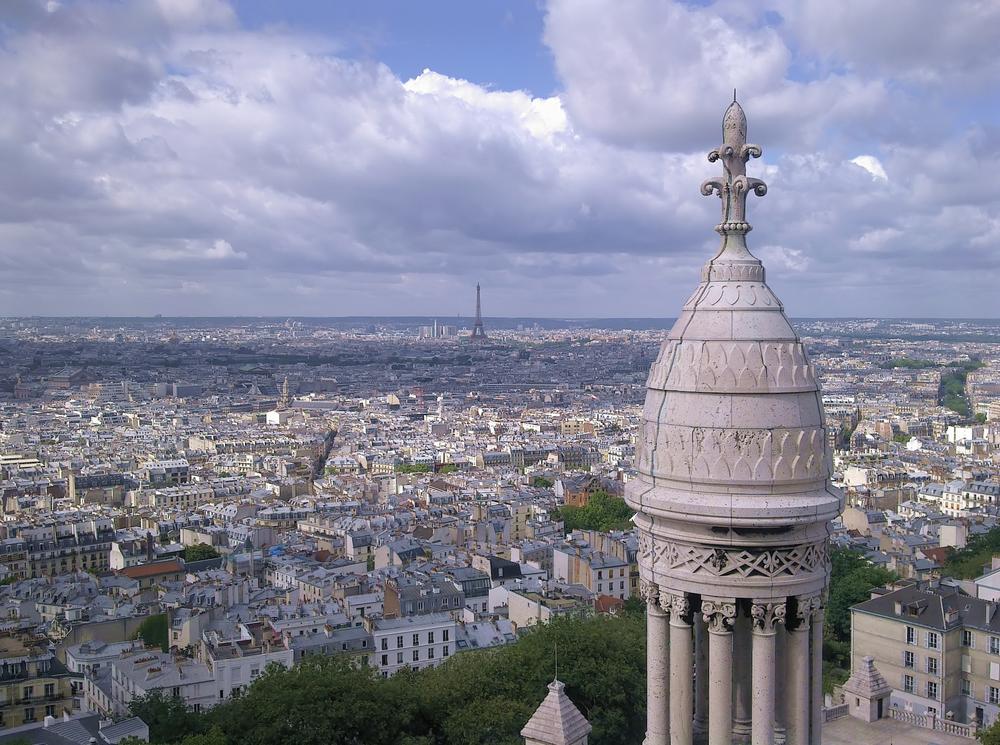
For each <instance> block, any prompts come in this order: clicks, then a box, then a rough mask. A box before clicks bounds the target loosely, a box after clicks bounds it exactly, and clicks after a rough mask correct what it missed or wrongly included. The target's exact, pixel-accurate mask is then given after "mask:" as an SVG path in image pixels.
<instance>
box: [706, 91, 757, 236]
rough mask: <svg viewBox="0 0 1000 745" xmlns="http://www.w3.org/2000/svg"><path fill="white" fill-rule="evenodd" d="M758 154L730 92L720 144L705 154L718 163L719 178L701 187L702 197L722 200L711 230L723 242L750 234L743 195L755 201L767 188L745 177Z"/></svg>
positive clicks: (744, 115) (742, 115)
mask: <svg viewBox="0 0 1000 745" xmlns="http://www.w3.org/2000/svg"><path fill="white" fill-rule="evenodd" d="M761 153H762V151H761V149H760V146H758V145H751V144H748V143H747V118H746V114H744V113H743V107H741V106H740V105H739V103H738V102H737V101H736V89H735V88H734V89H733V102H732V103H731V104H729V108H727V109H726V113H725V114H724V115H723V117H722V144H721V145H720V146H719V147H718V148H716V149H715V150H713V151H712V152H710V153H709V154H708V160H709V162H711V163H714V162H715V161H717V160H721V161H722V178H714V179H708V180H707V181H705V182H704V183H703V184H702V185H701V193H702V194H704V195H705V196H709V195H711V194H718V195H719V197H720V198H721V200H722V221H721V222H720V223H719V224H718V225H716V226H715V229H716V231H717V232H719V233H721V234H722V236H723V238H725V237H726V236H740V237H742V236H745V235H746V234H747V233H749V232H750V231H751V230H752V227H751V225H750V223H748V222H747V215H746V208H747V195H748V194H749V193H750V192H751V191H752V192H753V193H754V194H756V195H757V196H758V197H762V196H764V195H765V194H767V184H765V183H764V182H763V181H761V180H760V179H759V178H752V177H750V176H747V161H748V160H750V158H759V157H760V156H761Z"/></svg>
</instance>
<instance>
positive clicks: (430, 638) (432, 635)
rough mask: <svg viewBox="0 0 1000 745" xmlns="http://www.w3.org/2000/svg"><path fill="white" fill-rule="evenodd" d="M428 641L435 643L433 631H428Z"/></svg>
mask: <svg viewBox="0 0 1000 745" xmlns="http://www.w3.org/2000/svg"><path fill="white" fill-rule="evenodd" d="M427 643H428V644H433V643H434V632H433V631H428V632H427Z"/></svg>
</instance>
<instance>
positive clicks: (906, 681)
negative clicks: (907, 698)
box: [903, 675, 913, 693]
mask: <svg viewBox="0 0 1000 745" xmlns="http://www.w3.org/2000/svg"><path fill="white" fill-rule="evenodd" d="M903 690H904V691H905V692H906V693H913V676H912V675H904V676H903Z"/></svg>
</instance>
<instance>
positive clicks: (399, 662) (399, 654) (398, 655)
mask: <svg viewBox="0 0 1000 745" xmlns="http://www.w3.org/2000/svg"><path fill="white" fill-rule="evenodd" d="M396 664H397V665H402V664H403V653H402V652H396Z"/></svg>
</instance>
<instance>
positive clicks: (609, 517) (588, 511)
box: [558, 490, 634, 533]
mask: <svg viewBox="0 0 1000 745" xmlns="http://www.w3.org/2000/svg"><path fill="white" fill-rule="evenodd" d="M633 514H634V512H633V511H632V508H631V507H629V506H628V505H627V504H626V503H625V500H624V499H622V498H621V497H616V496H614V495H613V494H609V493H608V492H606V491H603V490H598V491H596V492H594V493H593V494H592V495H591V497H590V501H589V502H587V505H586V506H585V507H573V506H570V505H564V506H563V507H560V508H559V513H558V518H559V519H561V520H562V521H563V526H564V527H565V530H566V532H567V533H570V532H572V531H574V530H600V531H604V532H607V531H609V530H628V529H629V528H631V527H632V515H633Z"/></svg>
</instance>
